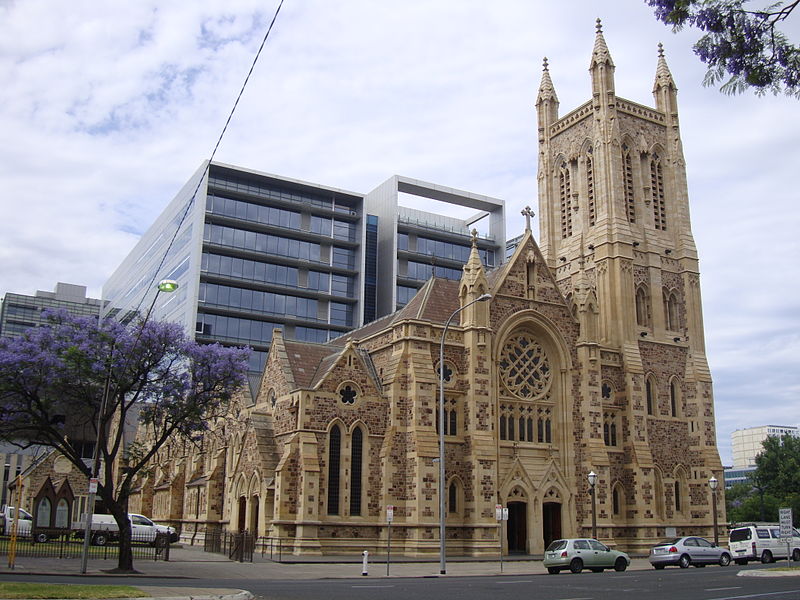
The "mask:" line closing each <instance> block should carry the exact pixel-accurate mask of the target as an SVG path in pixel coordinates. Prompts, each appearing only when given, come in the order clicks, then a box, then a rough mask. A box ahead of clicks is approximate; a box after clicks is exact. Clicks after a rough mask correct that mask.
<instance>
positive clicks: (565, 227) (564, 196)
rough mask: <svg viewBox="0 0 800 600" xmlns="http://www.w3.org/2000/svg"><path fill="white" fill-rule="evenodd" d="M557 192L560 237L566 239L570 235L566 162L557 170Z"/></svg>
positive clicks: (569, 190) (569, 191)
mask: <svg viewBox="0 0 800 600" xmlns="http://www.w3.org/2000/svg"><path fill="white" fill-rule="evenodd" d="M558 192H559V198H560V200H561V237H562V238H568V237H570V236H571V235H572V206H571V202H572V184H571V182H570V175H569V165H568V164H567V163H566V161H564V162H562V163H561V165H560V166H559V169H558Z"/></svg>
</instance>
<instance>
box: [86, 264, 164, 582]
mask: <svg viewBox="0 0 800 600" xmlns="http://www.w3.org/2000/svg"><path fill="white" fill-rule="evenodd" d="M177 289H178V282H177V281H175V280H174V279H162V280H161V281H159V282H158V287H157V290H156V295H155V296H153V302H152V303H151V304H150V308H149V309H148V310H147V313H146V314H145V317H144V320H143V321H142V327H141V329H144V326H145V324H146V323H147V320H148V319H149V318H150V313H151V312H153V307H154V306H155V305H156V298H158V294H159V293H161V292H164V293H165V294H169V293H171V292H174V291H175V290H177ZM98 327H99V317H98ZM141 329H140V331H139V333H140V334H141ZM136 339H137V340H138V339H139V338H138V337H137V338H136ZM134 344H135V342H134ZM113 354H114V344H113V343H112V344H111V356H109V357H108V369H107V370H106V380H105V383H104V384H103V396H102V397H101V399H100V410H99V411H98V412H97V439H96V440H95V443H94V451H93V452H92V477H91V478H90V479H89V496H88V498H87V499H86V513H85V514H86V523H85V525H84V530H83V554H82V555H81V574H82V575H83V574H86V565H87V562H88V560H89V544H90V542H91V539H90V538H91V536H92V515H93V514H94V503H95V500H96V496H97V478H98V475H99V473H100V440H101V438H102V434H101V431H102V429H103V415H104V414H105V412H106V405H107V404H108V393H109V388H110V387H111V359H112V358H113ZM121 425H122V424H121Z"/></svg>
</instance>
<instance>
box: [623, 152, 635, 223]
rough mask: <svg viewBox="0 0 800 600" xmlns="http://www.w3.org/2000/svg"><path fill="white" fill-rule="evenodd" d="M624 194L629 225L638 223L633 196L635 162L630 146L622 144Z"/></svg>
mask: <svg viewBox="0 0 800 600" xmlns="http://www.w3.org/2000/svg"><path fill="white" fill-rule="evenodd" d="M622 193H623V198H624V200H625V214H626V216H627V217H628V223H636V202H635V197H634V194H633V160H632V159H631V149H630V148H629V147H628V144H622Z"/></svg>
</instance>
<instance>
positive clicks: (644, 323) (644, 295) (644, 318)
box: [636, 285, 651, 327]
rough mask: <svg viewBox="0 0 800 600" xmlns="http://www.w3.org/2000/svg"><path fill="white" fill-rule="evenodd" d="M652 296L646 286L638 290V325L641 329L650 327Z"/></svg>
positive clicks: (639, 287) (641, 286)
mask: <svg viewBox="0 0 800 600" xmlns="http://www.w3.org/2000/svg"><path fill="white" fill-rule="evenodd" d="M650 319H651V311H650V294H649V292H648V289H647V286H646V285H640V286H638V287H637V288H636V324H637V325H638V326H639V327H650V323H651V320H650Z"/></svg>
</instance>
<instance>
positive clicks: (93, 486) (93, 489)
mask: <svg viewBox="0 0 800 600" xmlns="http://www.w3.org/2000/svg"><path fill="white" fill-rule="evenodd" d="M89 493H90V494H96V493H97V477H92V478H90V479H89Z"/></svg>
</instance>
